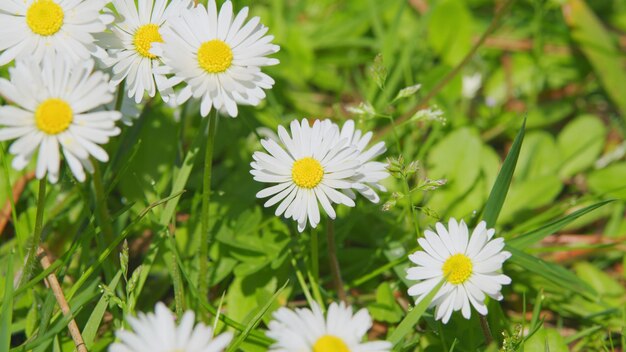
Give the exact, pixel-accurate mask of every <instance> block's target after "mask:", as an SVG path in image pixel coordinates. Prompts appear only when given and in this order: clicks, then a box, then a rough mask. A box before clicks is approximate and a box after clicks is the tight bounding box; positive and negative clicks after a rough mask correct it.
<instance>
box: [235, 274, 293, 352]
mask: <svg viewBox="0 0 626 352" xmlns="http://www.w3.org/2000/svg"><path fill="white" fill-rule="evenodd" d="M288 284H289V280H287V282H285V284H284V285H283V287H281V288H279V289H278V291H276V292H275V293H274V295H273V296H272V298H270V299H269V300H268V301H267V302H265V304H264V305H263V307H262V308H261V309H260V310H259V311H258V312H257V313H256V314H255V315H254V317H253V318H252V320H250V322H249V323H248V325H246V328H245V329H244V330H243V331H242V332H241V334H239V336H237V338H236V339H235V341H234V342H233V343H232V344H231V345H230V346H229V347H228V349H227V350H226V351H227V352H231V351H237V349H238V348H239V345H241V344H242V343H243V341H244V340H245V339H246V337H248V335H249V334H250V332H251V331H252V330H253V329H254V328H256V326H257V325H259V323H260V322H261V319H262V318H263V316H264V315H265V313H267V310H268V309H270V306H271V305H272V303H274V301H275V300H276V298H278V295H280V293H281V292H283V290H284V289H285V287H287V285H288Z"/></svg>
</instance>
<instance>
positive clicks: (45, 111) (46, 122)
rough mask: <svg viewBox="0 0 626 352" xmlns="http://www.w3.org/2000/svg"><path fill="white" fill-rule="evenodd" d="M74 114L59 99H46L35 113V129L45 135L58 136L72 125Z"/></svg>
mask: <svg viewBox="0 0 626 352" xmlns="http://www.w3.org/2000/svg"><path fill="white" fill-rule="evenodd" d="M73 116H74V114H73V113H72V108H71V107H70V105H69V104H68V103H66V102H65V101H63V100H61V99H56V98H52V99H48V100H46V101H44V102H43V103H41V104H39V106H38V107H37V110H36V111H35V123H36V124H37V128H39V130H41V131H42V132H45V133H47V134H59V133H61V132H63V131H65V130H66V129H67V128H68V127H70V124H71V123H72V120H73Z"/></svg>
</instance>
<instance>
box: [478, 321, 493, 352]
mask: <svg viewBox="0 0 626 352" xmlns="http://www.w3.org/2000/svg"><path fill="white" fill-rule="evenodd" d="M478 319H480V328H481V329H482V331H483V335H484V336H485V344H486V345H487V346H489V345H490V344H491V342H493V335H492V334H491V329H490V328H489V322H487V317H485V316H484V315H481V314H478Z"/></svg>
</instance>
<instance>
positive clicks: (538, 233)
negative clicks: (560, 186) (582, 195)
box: [507, 200, 613, 249]
mask: <svg viewBox="0 0 626 352" xmlns="http://www.w3.org/2000/svg"><path fill="white" fill-rule="evenodd" d="M612 201H613V200H605V201H603V202H599V203H596V204H592V205H590V206H588V207H585V208H583V209H579V210H576V211H575V212H573V213H571V214H569V215H567V216H565V217H563V218H560V219H558V220H555V221H552V222H550V223H548V224H546V225H544V226H542V227H540V228H538V229H535V230H532V231H530V232H527V233H525V234H522V235H519V236H517V237H515V238H513V239H510V240H508V241H507V243H508V245H509V246H512V247H515V248H517V249H524V248H527V247H528V246H530V245H533V244H535V243H537V242H539V241H541V240H542V239H544V238H546V237H547V236H549V235H551V234H553V233H555V232H557V231H559V230H560V229H562V228H563V227H565V226H566V225H567V224H569V223H571V222H572V221H574V220H576V219H578V218H579V217H581V216H583V215H585V214H587V213H589V212H591V211H593V210H596V209H598V208H600V207H601V206H603V205H606V204H608V203H610V202H612Z"/></svg>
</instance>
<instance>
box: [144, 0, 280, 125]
mask: <svg viewBox="0 0 626 352" xmlns="http://www.w3.org/2000/svg"><path fill="white" fill-rule="evenodd" d="M246 17H248V8H247V7H244V8H243V9H242V10H241V11H240V12H239V13H238V14H237V15H236V16H234V14H233V5H232V3H231V2H230V1H226V2H224V4H223V5H222V7H221V9H220V11H219V13H218V12H217V7H216V4H215V0H209V3H208V6H207V7H206V8H205V7H204V5H199V6H197V7H194V8H192V9H190V10H185V11H183V12H182V15H181V17H178V18H175V19H171V20H169V21H168V24H167V25H166V26H164V29H163V31H162V35H163V40H164V41H165V42H164V43H155V44H154V45H153V49H152V51H151V52H152V53H153V54H154V55H158V56H160V57H161V58H162V59H163V62H164V63H165V64H166V65H167V66H168V67H162V68H159V69H157V72H160V73H165V74H169V73H172V74H174V77H173V78H172V79H171V80H170V85H175V84H178V83H180V82H183V81H184V83H185V84H186V86H185V87H184V88H183V89H182V90H181V92H180V94H179V95H178V97H177V100H176V103H178V104H181V103H183V102H185V101H187V99H189V98H191V97H192V96H193V98H195V99H202V102H201V105H200V113H201V115H202V116H207V115H208V114H209V112H210V111H211V109H212V108H213V107H215V108H216V109H218V110H220V111H225V112H226V113H228V115H230V116H231V117H236V116H237V113H238V110H237V104H243V105H253V106H255V105H258V104H259V103H260V102H261V100H262V99H264V98H265V92H264V91H263V89H270V88H272V86H273V85H274V80H273V79H272V78H271V77H270V76H268V75H266V74H265V73H263V72H261V67H263V66H269V65H276V64H278V60H277V59H273V58H267V57H266V56H267V55H270V54H273V53H276V52H277V51H278V50H279V47H278V45H274V44H272V43H271V41H272V40H273V39H274V37H273V36H271V35H265V34H266V33H267V30H268V29H267V27H265V26H263V25H261V24H260V23H259V18H258V17H254V18H252V19H251V20H250V21H248V22H247V23H244V22H245V20H246Z"/></svg>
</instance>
